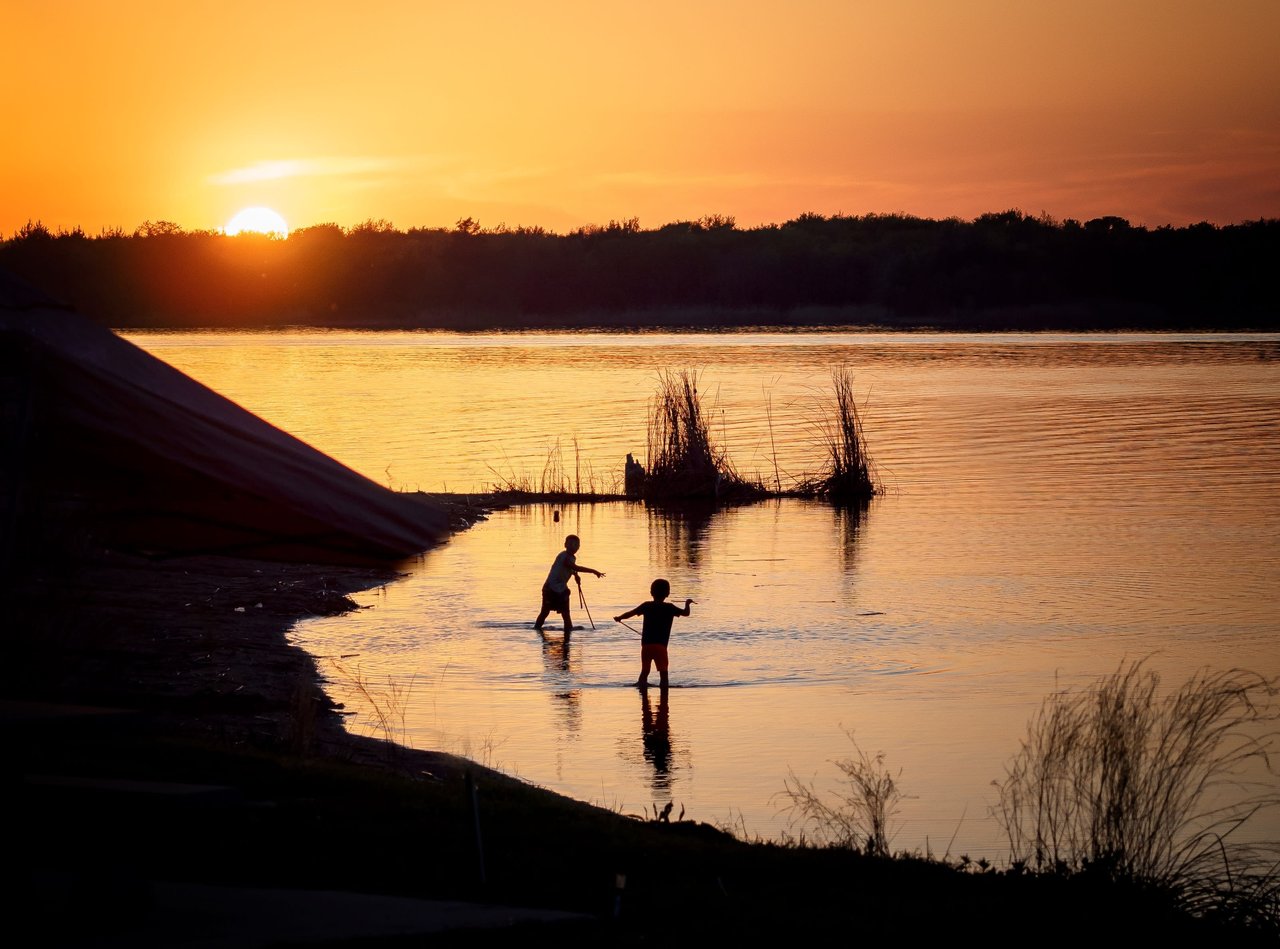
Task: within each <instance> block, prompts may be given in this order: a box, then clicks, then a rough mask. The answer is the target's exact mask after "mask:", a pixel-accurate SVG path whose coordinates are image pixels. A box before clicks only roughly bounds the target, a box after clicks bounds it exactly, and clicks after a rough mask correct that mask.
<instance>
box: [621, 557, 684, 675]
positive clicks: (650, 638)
mask: <svg viewBox="0 0 1280 949" xmlns="http://www.w3.org/2000/svg"><path fill="white" fill-rule="evenodd" d="M649 593H650V594H651V595H652V596H653V599H652V600H650V601H649V602H647V603H641V604H640V605H639V606H637V607H636V608H635V609H634V610H627V612H625V613H623V614H622V615H621V616H615V617H614V618H613V621H614V622H615V623H621V622H622V621H623V620H625V619H629V618H630V617H632V616H643V617H644V626H643V627H642V630H641V633H640V678H639V679H638V680H637V681H636V688H639V689H647V688H648V687H649V667H650V666H651V665H655V666H657V667H658V676H659V687H660V688H663V689H665V688H667V667H668V663H667V643H668V642H670V640H671V621H672V620H673V619H675V618H676V617H677V616H688V615H689V604H690V603H692V602H693V600H685V601H684V609H680V607H678V606H676V605H675V604H673V603H668V602H667V601H666V600H667V597H669V596H670V595H671V584H670V583H668V582H667V581H666V580H663V579H661V578H659V579H657V580H654V581H653V583H651V584H649Z"/></svg>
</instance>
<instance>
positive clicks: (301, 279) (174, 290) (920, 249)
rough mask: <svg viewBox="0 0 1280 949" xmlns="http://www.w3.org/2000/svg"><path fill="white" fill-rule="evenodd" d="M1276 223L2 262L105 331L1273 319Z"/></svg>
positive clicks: (592, 233)
mask: <svg viewBox="0 0 1280 949" xmlns="http://www.w3.org/2000/svg"><path fill="white" fill-rule="evenodd" d="M1277 260H1280V220H1274V219H1270V220H1258V221H1254V222H1247V223H1241V224H1237V225H1230V226H1215V225H1211V224H1197V225H1192V226H1189V227H1181V228H1173V227H1161V228H1156V229H1148V228H1145V227H1141V226H1136V225H1131V224H1130V223H1129V222H1128V221H1127V220H1125V219H1123V218H1119V217H1103V218H1096V219H1093V220H1089V221H1084V222H1079V221H1075V220H1066V221H1055V220H1053V219H1051V218H1049V217H1047V216H1040V217H1033V216H1030V215H1027V214H1025V213H1023V212H1020V211H1005V212H1001V213H993V214H985V215H982V216H980V217H978V218H976V219H974V220H972V221H962V220H958V219H945V220H934V219H927V218H917V217H911V216H905V215H865V216H861V217H852V216H843V215H836V216H832V217H824V216H821V215H817V214H804V215H801V216H800V217H797V218H794V219H792V220H790V221H787V222H785V223H783V224H777V225H768V226H764V227H754V228H750V229H740V228H738V227H737V226H736V224H735V222H734V220H733V218H731V217H725V216H717V215H713V216H709V217H704V218H701V219H699V220H696V221H678V222H674V223H671V224H667V225H664V226H662V227H659V228H656V229H651V230H645V229H642V228H641V227H640V225H639V222H638V221H637V220H636V219H634V218H631V219H627V220H622V221H610V222H609V223H608V224H607V225H603V226H587V227H582V228H578V229H576V230H574V231H571V232H569V233H565V234H556V233H552V232H549V231H546V230H544V229H542V228H538V227H519V228H508V227H505V226H499V227H494V228H486V227H483V226H482V225H481V224H480V223H479V222H477V221H475V220H473V219H471V218H465V219H462V220H460V221H458V222H457V224H456V225H455V226H454V227H453V228H411V229H409V230H407V231H400V230H397V229H396V228H395V227H393V226H392V225H391V224H390V223H388V222H386V221H378V220H369V221H366V222H364V223H362V224H359V225H357V226H355V227H352V228H342V227H339V226H338V225H336V224H319V225H315V226H311V227H305V228H300V229H296V230H294V231H293V232H292V233H291V234H290V235H289V236H288V238H279V237H271V236H267V235H263V234H253V233H242V234H238V235H236V236H227V235H224V234H222V233H221V232H218V231H192V232H187V231H184V230H183V229H182V228H181V227H179V226H178V225H176V224H173V223H170V222H165V221H159V222H151V221H147V222H145V223H144V224H143V225H141V226H140V227H139V228H137V229H136V230H135V231H134V232H133V233H132V234H126V233H124V232H123V231H119V230H117V231H111V232H104V233H103V234H101V235H99V236H97V237H90V236H88V235H86V234H84V233H83V232H82V231H80V230H78V229H77V230H74V231H70V232H68V231H58V232H56V233H55V232H52V231H50V230H49V229H48V228H46V227H45V226H43V225H42V224H40V223H38V222H34V223H29V224H28V225H27V226H25V227H23V228H22V229H20V230H19V231H18V232H17V233H16V234H14V235H13V237H12V238H10V239H9V240H6V241H4V242H2V243H0V268H3V269H5V270H7V271H9V272H11V273H13V274H16V275H17V276H19V277H21V278H23V279H25V280H27V281H29V282H30V283H32V284H34V285H35V286H36V287H38V288H39V289H41V290H43V291H44V292H45V293H46V294H48V295H49V296H51V297H53V298H54V299H55V300H57V301H59V302H61V303H65V304H67V305H69V306H72V307H74V308H75V309H77V310H79V311H80V312H82V313H84V314H85V315H86V316H89V317H91V318H93V319H95V320H97V321H99V322H101V323H103V324H105V325H109V326H113V327H117V328H122V329H123V328H144V327H156V328H194V327H218V328H258V327H280V326H314V327H348V328H350V327H368V328H379V329H389V328H405V329H407V328H413V329H454V330H483V329H519V328H538V329H555V328H575V329H576V328H591V327H600V328H644V327H663V328H675V327H689V328H729V327H778V326H783V327H785V326H796V327H801V326H814V327H821V326H865V327H868V328H880V329H923V328H934V329H944V330H947V329H950V330H1041V329H1056V330H1116V329H1179V330H1260V331H1276V330H1280V294H1278V293H1277V283H1276V280H1275V278H1274V272H1275V262H1276V261H1277Z"/></svg>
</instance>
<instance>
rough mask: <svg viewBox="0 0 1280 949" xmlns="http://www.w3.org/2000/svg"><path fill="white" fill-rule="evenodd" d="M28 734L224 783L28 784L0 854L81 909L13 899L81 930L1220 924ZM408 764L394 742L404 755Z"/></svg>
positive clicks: (153, 738) (628, 931)
mask: <svg viewBox="0 0 1280 949" xmlns="http://www.w3.org/2000/svg"><path fill="white" fill-rule="evenodd" d="M29 737H30V738H32V739H37V745H36V746H35V747H28V748H26V749H24V753H25V754H26V755H27V759H26V760H27V764H28V766H29V767H32V768H37V769H39V770H40V772H41V773H47V772H49V771H50V770H54V769H58V768H65V767H67V766H68V765H73V766H74V768H75V769H76V771H77V772H78V773H92V774H95V775H98V776H100V777H105V776H114V777H120V778H129V779H131V780H135V781H136V780H139V779H146V780H151V781H163V782H178V781H181V782H190V783H195V784H200V785H209V784H212V785H216V786H219V787H227V788H230V789H232V790H231V791H230V792H228V794H227V795H226V796H225V797H224V798H222V799H220V800H218V801H216V802H213V803H207V804H204V805H193V804H186V805H178V804H173V803H168V802H161V803H159V804H157V803H156V802H155V801H148V802H145V803H144V802H143V801H142V796H139V797H137V798H130V797H129V796H128V795H125V794H119V795H115V796H102V795H92V794H88V793H85V792H83V791H80V792H76V791H72V790H66V789H64V790H62V791H61V792H60V793H49V792H48V789H47V788H46V789H43V790H42V791H41V792H40V793H28V795H27V797H26V799H25V800H23V801H22V802H21V803H22V810H21V813H22V814H23V815H24V820H23V827H24V828H25V830H26V831H27V833H26V834H24V835H23V838H24V839H23V842H22V843H21V844H20V845H19V847H18V848H17V849H16V850H15V851H12V853H13V855H14V856H17V857H20V865H21V866H24V867H26V868H28V869H29V870H30V871H40V870H45V871H56V870H61V871H69V872H71V873H72V874H74V875H75V878H76V881H77V885H76V886H75V887H74V888H72V889H71V890H69V891H64V892H69V893H71V894H74V896H75V900H76V905H64V906H59V905H58V903H59V902H60V900H62V899H63V897H52V898H51V897H50V896H48V895H46V894H43V893H41V892H39V891H35V892H33V893H31V894H29V896H30V897H31V898H30V899H28V900H24V901H23V905H24V906H26V907H27V908H29V909H32V910H34V911H35V915H37V916H38V917H39V919H40V920H42V924H41V926H42V929H43V931H45V932H48V931H49V929H50V927H53V928H54V929H55V931H56V928H57V927H59V926H68V927H69V926H72V925H76V924H77V923H76V921H77V920H84V919H85V918H86V913H87V914H88V916H87V918H89V919H93V920H94V921H95V923H94V925H95V926H96V927H97V932H98V934H99V935H102V934H103V933H110V932H111V931H112V928H113V927H116V928H118V929H119V930H121V931H124V930H126V929H127V927H128V926H129V925H130V924H131V922H132V920H133V919H134V917H136V915H137V914H140V913H143V912H145V911H146V896H145V881H147V880H151V879H166V880H180V881H200V882H209V883H218V884H238V885H252V886H264V887H272V888H276V887H298V888H307V889H323V890H348V891H357V892H366V893H386V894H399V895H406V896H417V897H425V898H430V899H461V900H470V901H480V902H494V903H502V904H508V905H517V906H538V907H546V908H554V909H559V910H570V911H575V912H580V913H582V914H585V915H586V917H587V918H586V919H585V920H584V921H583V922H581V923H578V924H574V925H572V926H569V927H564V926H556V927H553V928H549V929H545V930H540V931H538V932H534V933H529V932H525V933H523V934H521V935H520V937H519V941H520V942H524V943H528V942H534V944H538V942H539V940H540V939H546V940H547V942H548V944H549V943H550V942H551V941H554V942H555V943H557V944H560V945H565V944H568V945H588V944H599V943H601V942H602V941H603V942H606V943H612V944H643V943H648V942H658V941H662V942H675V943H676V944H688V943H692V942H701V941H704V940H714V941H719V940H721V939H725V938H734V939H747V938H751V939H752V941H753V942H755V941H756V940H759V939H761V938H769V939H775V938H776V939H781V938H794V937H797V936H807V937H818V938H837V939H842V940H844V939H848V938H850V937H851V936H852V935H854V934H856V935H857V936H858V937H860V938H863V939H866V938H900V937H903V936H907V935H910V936H912V937H921V938H926V937H932V938H946V939H950V938H955V937H956V936H957V934H963V933H971V934H974V935H975V936H979V937H980V936H981V935H983V934H987V935H994V934H995V933H997V932H1030V931H1036V930H1037V929H1039V928H1041V927H1044V926H1046V925H1051V926H1052V929H1053V934H1052V935H1051V936H1050V937H1049V938H1048V941H1049V942H1050V943H1051V944H1053V943H1054V942H1056V941H1058V939H1059V938H1060V940H1061V942H1063V943H1066V942H1072V941H1076V940H1083V939H1092V938H1097V936H1098V935H1100V934H1105V935H1106V936H1107V938H1115V939H1121V938H1125V939H1127V938H1138V937H1145V938H1147V939H1150V938H1160V937H1161V936H1168V937H1172V936H1174V935H1178V936H1182V937H1186V936H1188V935H1191V936H1195V935H1197V934H1199V935H1201V936H1203V937H1205V938H1212V937H1213V936H1214V935H1215V934H1216V935H1221V934H1222V930H1220V929H1218V928H1217V927H1215V926H1213V925H1212V924H1210V923H1208V922H1204V921H1198V920H1193V919H1190V918H1187V917H1185V916H1184V915H1182V914H1180V913H1178V912H1175V911H1173V910H1172V909H1171V908H1169V907H1168V905H1167V904H1166V903H1165V902H1164V901H1163V900H1162V898H1161V895H1160V894H1158V893H1153V892H1142V891H1140V890H1136V889H1129V888H1124V887H1121V886H1118V885H1116V884H1114V883H1108V882H1105V881H1103V880H1100V879H1096V880H1095V879H1092V878H1090V877H1089V876H1088V875H1087V874H1084V875H1077V876H1073V877H1070V878H1053V877H1031V876H1025V875H1023V876H1019V875H1008V874H1000V873H995V872H989V873H985V874H977V873H965V872H960V871H958V870H956V869H954V868H950V867H945V866H943V865H940V864H937V863H930V862H926V861H922V860H916V859H902V858H899V859H885V858H874V857H868V856H863V855H860V854H857V853H853V852H850V851H848V850H836V849H799V848H790V847H781V846H775V845H767V844H747V843H743V842H741V841H738V840H735V839H733V838H732V837H730V836H728V835H727V834H724V833H722V832H720V831H718V830H715V829H713V828H710V827H708V826H706V825H702V824H695V823H691V822H682V823H674V824H663V823H656V822H642V821H637V820H635V819H632V818H627V817H622V816H620V815H617V814H614V813H611V812H608V811H603V810H600V809H598V808H593V807H590V806H587V805H584V804H581V803H577V802H574V801H570V800H568V799H565V798H563V797H560V796H558V795H555V794H552V793H550V792H547V791H543V790H540V789H537V788H534V787H530V786H528V785H524V784H521V783H519V782H517V781H514V780H511V779H509V778H505V777H503V776H501V775H497V774H494V773H492V772H488V771H484V770H483V769H471V773H472V774H473V775H474V781H475V784H476V787H477V793H476V800H477V801H478V805H479V806H478V814H479V833H480V839H481V840H482V841H483V848H482V850H481V849H479V848H478V847H477V837H476V830H475V828H476V822H475V820H474V817H475V814H474V813H473V812H472V810H471V805H470V802H471V796H470V793H469V787H468V783H467V770H468V769H467V768H466V767H465V766H464V767H462V768H459V769H457V770H449V771H446V772H445V773H442V774H438V775H431V776H428V775H425V774H418V775H416V776H413V777H410V776H407V775H404V774H396V773H392V772H390V771H387V770H385V769H383V768H380V767H376V766H369V765H357V764H354V763H351V762H347V761H343V760H341V758H333V757H326V758H323V759H310V760H307V759H302V758H299V757H296V756H291V755H287V754H279V753H270V752H264V751H261V750H256V751H255V750H251V749H249V748H246V747H244V746H238V745H237V744H236V743H235V742H227V741H217V742H209V741H194V740H189V739H182V738H179V737H175V736H171V735H163V734H160V733H158V732H154V731H152V730H151V728H148V727H141V728H140V727H138V726H137V724H136V723H134V724H128V723H124V722H120V723H117V724H116V725H114V726H109V727H107V728H105V729H104V728H101V727H100V728H98V729H95V730H94V733H92V734H91V733H90V732H88V731H85V732H82V733H81V734H79V735H77V736H74V738H73V739H72V740H59V741H58V742H56V743H55V742H41V741H39V738H40V736H39V735H38V734H37V733H34V732H33V733H30V735H29ZM46 737H47V736H46ZM409 763H410V762H409V758H408V757H406V758H402V759H401V761H400V764H402V765H407V764H409ZM28 790H29V791H30V790H31V789H28ZM481 855H483V876H482V864H481ZM620 874H622V875H625V887H624V888H622V889H619V888H618V885H617V884H618V878H619V875H620ZM66 900H67V902H70V901H71V897H66ZM86 901H87V905H86ZM615 913H616V915H615ZM1048 921H1052V923H1051V924H1050V923H1049V922H1048ZM502 935H503V934H501V933H495V934H491V935H490V936H489V939H491V940H497V939H498V938H499V937H500V936H502ZM505 935H506V936H513V935H514V934H511V933H508V934H505ZM1231 937H1232V938H1233V939H1236V940H1239V939H1241V938H1243V937H1242V935H1241V934H1231ZM468 941H469V942H474V939H468ZM513 941H514V939H513ZM1259 944H1262V943H1261V940H1260V941H1259Z"/></svg>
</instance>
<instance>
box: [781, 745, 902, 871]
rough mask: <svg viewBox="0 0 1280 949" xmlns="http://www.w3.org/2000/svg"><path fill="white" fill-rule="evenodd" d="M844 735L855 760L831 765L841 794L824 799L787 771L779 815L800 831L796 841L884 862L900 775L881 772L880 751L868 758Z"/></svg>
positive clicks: (887, 853)
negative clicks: (836, 772) (784, 815)
mask: <svg viewBox="0 0 1280 949" xmlns="http://www.w3.org/2000/svg"><path fill="white" fill-rule="evenodd" d="M845 734H847V735H848V736H849V740H850V741H851V742H853V750H854V757H852V758H842V759H840V760H839V761H836V762H834V764H835V766H836V767H837V768H839V769H840V771H841V772H842V773H843V774H844V784H843V786H842V787H841V789H840V790H838V791H836V792H835V793H833V794H823V793H822V792H820V791H819V790H818V789H817V788H816V786H815V785H814V784H813V783H812V782H810V783H808V784H806V783H805V782H804V781H802V780H800V779H799V778H797V777H796V775H795V772H791V773H789V774H788V776H787V778H786V779H785V780H784V782H783V784H784V787H783V790H782V791H781V794H780V796H781V797H783V798H785V799H786V800H787V802H788V803H787V805H786V806H785V807H784V808H783V810H784V811H785V812H786V813H787V814H788V815H789V817H790V820H791V826H792V827H793V828H796V829H797V830H798V834H799V836H798V838H797V842H802V843H803V842H812V843H815V844H817V845H819V846H827V847H843V848H847V849H850V850H859V851H862V852H863V853H867V854H870V855H872V856H878V857H888V856H890V850H889V843H890V841H891V840H892V837H893V833H892V829H891V827H890V822H891V821H892V820H893V817H894V815H895V814H896V813H897V810H898V803H899V802H900V801H901V800H902V790H901V788H900V787H899V786H898V778H899V777H900V776H901V773H902V772H901V771H899V772H898V774H896V775H895V774H891V773H890V772H889V770H888V769H887V768H886V767H885V763H884V761H885V756H884V752H877V753H876V754H875V755H869V754H867V753H866V752H865V751H863V750H862V749H861V748H860V747H859V746H858V743H857V741H856V740H854V737H853V732H852V731H846V732H845Z"/></svg>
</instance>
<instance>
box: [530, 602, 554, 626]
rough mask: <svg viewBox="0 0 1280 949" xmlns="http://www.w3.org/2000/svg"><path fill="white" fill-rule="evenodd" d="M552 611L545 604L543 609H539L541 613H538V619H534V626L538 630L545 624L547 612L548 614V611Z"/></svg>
mask: <svg viewBox="0 0 1280 949" xmlns="http://www.w3.org/2000/svg"><path fill="white" fill-rule="evenodd" d="M550 612H551V611H550V610H549V609H547V608H546V607H545V606H544V607H543V608H542V609H541V611H539V613H538V618H537V619H536V620H534V621H533V628H534V629H536V630H539V631H541V630H542V624H543V623H544V622H546V619H547V614H548V613H550Z"/></svg>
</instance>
